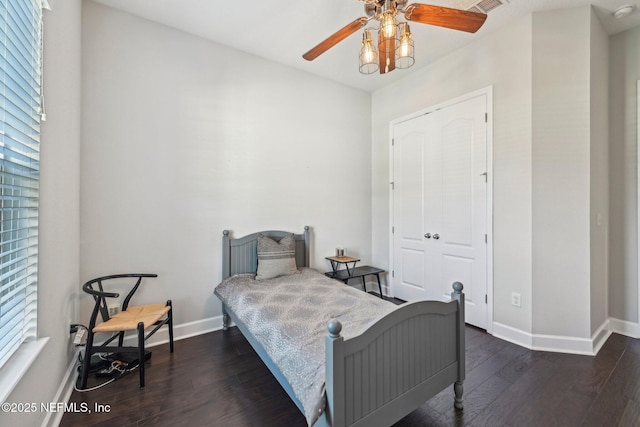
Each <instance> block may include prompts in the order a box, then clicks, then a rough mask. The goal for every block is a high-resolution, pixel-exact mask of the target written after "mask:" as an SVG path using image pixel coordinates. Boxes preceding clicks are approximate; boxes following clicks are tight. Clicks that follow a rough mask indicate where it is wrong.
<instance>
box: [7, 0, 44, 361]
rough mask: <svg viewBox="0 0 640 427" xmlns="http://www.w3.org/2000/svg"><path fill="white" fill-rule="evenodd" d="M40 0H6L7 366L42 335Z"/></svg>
mask: <svg viewBox="0 0 640 427" xmlns="http://www.w3.org/2000/svg"><path fill="white" fill-rule="evenodd" d="M41 17H42V11H41V5H40V0H0V366H2V365H4V364H5V362H6V361H7V360H8V359H9V357H10V356H11V355H12V354H13V353H14V352H15V351H16V350H17V349H18V347H19V346H20V345H21V344H22V343H24V342H26V341H30V340H33V339H35V338H36V335H37V331H36V326H37V325H36V312H37V285H38V195H39V172H40V120H41V118H40V113H41V60H42V49H41V45H42V43H41V41H42V39H41V36H42V25H41Z"/></svg>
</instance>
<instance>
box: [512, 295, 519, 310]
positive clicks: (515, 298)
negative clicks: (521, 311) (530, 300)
mask: <svg viewBox="0 0 640 427" xmlns="http://www.w3.org/2000/svg"><path fill="white" fill-rule="evenodd" d="M511 305H512V306H514V307H520V294H519V293H517V292H512V293H511Z"/></svg>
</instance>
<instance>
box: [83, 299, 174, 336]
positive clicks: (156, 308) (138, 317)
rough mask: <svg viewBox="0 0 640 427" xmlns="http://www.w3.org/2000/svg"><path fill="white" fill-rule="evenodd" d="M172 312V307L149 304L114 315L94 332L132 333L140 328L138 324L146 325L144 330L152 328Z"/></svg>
mask: <svg viewBox="0 0 640 427" xmlns="http://www.w3.org/2000/svg"><path fill="white" fill-rule="evenodd" d="M169 310H171V306H168V305H165V304H147V305H139V306H135V307H129V308H127V309H126V310H125V311H121V312H120V313H117V314H115V315H113V317H111V318H110V319H109V320H108V321H106V322H102V323H100V324H98V325H96V326H95V327H94V328H93V332H119V331H132V330H135V329H136V328H137V327H138V323H139V322H142V323H144V329H147V328H148V327H149V326H152V325H153V324H154V323H156V322H157V321H158V320H160V319H161V318H162V317H163V316H164V315H165V314H167V313H168V312H169Z"/></svg>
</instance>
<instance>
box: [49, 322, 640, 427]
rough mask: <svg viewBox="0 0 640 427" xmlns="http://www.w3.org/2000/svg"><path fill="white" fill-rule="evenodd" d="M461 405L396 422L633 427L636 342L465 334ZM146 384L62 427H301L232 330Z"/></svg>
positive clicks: (442, 399)
mask: <svg viewBox="0 0 640 427" xmlns="http://www.w3.org/2000/svg"><path fill="white" fill-rule="evenodd" d="M466 347H467V379H466V381H465V385H464V387H465V402H464V404H465V407H464V410H463V411H456V410H454V408H453V391H452V390H451V389H447V390H445V391H443V392H442V393H440V394H439V395H437V396H435V397H434V398H433V399H431V400H429V401H427V402H425V403H424V404H423V405H422V406H421V407H420V408H419V409H417V410H416V411H414V412H413V413H411V414H410V415H408V416H407V417H405V418H404V419H402V420H401V421H399V422H398V423H397V424H396V425H395V427H407V426H513V427H516V426H518V427H520V426H638V425H640V340H635V339H630V338H627V337H623V336H620V335H616V334H614V335H612V336H611V337H610V338H609V339H608V341H607V343H606V344H605V345H604V347H603V348H602V350H601V351H600V353H599V354H598V355H597V356H595V357H589V356H576V355H566V354H559V353H547V352H537V351H530V350H526V349H523V348H521V347H519V346H516V345H513V344H510V343H508V342H505V341H502V340H499V339H497V338H494V337H492V336H490V335H488V334H486V333H485V332H484V331H481V330H478V329H475V328H473V327H467V344H466ZM152 350H153V355H152V358H151V362H150V363H148V364H147V367H148V368H147V375H146V379H147V384H146V388H145V389H144V390H140V389H139V388H138V373H137V371H134V372H132V373H130V374H128V375H126V376H125V377H123V378H121V379H119V380H118V381H115V382H113V383H111V384H109V385H107V386H106V387H103V388H101V389H99V390H95V391H91V392H85V393H79V392H77V391H74V392H73V395H72V396H71V402H78V403H80V402H85V403H87V404H88V405H89V406H88V407H89V409H93V408H94V404H96V403H97V404H100V405H109V412H103V413H95V412H93V413H91V414H79V413H66V414H65V415H64V417H63V419H62V423H61V425H62V426H87V425H92V426H101V425H104V426H107V425H108V426H204V425H216V426H233V427H241V426H252V427H255V426H269V427H271V426H287V427H295V426H305V425H306V423H305V420H304V417H303V416H302V414H301V413H300V412H299V411H298V409H297V408H296V406H295V405H294V404H293V402H292V401H291V400H290V399H289V397H288V396H287V394H286V393H285V392H284V391H283V389H282V388H281V387H280V385H279V384H278V382H277V381H276V380H275V379H274V377H273V376H272V375H271V374H270V372H269V370H268V369H267V368H266V366H265V365H264V364H263V363H262V361H261V360H260V358H259V357H258V356H257V355H256V353H255V352H254V351H253V349H252V348H251V346H250V345H249V344H248V342H247V341H246V340H245V339H244V337H243V336H242V334H241V333H240V332H239V331H238V330H237V328H231V329H230V330H229V331H227V332H223V331H218V332H213V333H209V334H205V335H200V336H197V337H193V338H189V339H185V340H181V341H177V342H176V343H175V352H174V353H173V354H170V353H169V350H168V345H162V346H158V347H154V348H152Z"/></svg>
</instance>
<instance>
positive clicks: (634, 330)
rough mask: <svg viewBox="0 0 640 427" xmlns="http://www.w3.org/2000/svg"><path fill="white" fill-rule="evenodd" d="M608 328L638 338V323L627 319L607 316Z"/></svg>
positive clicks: (639, 326) (639, 330) (639, 328)
mask: <svg viewBox="0 0 640 427" xmlns="http://www.w3.org/2000/svg"><path fill="white" fill-rule="evenodd" d="M609 329H610V330H611V332H615V333H617V334H620V335H625V336H627V337H630V338H640V324H638V323H633V322H629V321H627V320H620V319H614V318H613V317H610V318H609Z"/></svg>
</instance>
